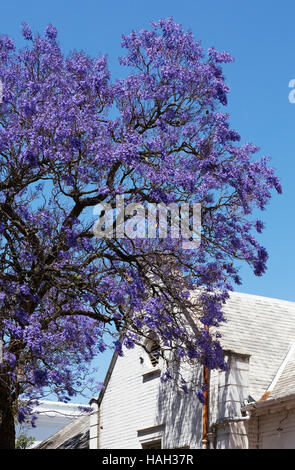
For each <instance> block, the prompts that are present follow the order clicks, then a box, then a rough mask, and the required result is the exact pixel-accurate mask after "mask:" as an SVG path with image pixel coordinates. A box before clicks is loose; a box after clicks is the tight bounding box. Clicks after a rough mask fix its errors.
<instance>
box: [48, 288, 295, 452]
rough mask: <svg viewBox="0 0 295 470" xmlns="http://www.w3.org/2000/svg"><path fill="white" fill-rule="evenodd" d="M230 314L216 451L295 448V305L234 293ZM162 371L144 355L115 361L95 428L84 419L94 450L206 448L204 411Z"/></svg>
mask: <svg viewBox="0 0 295 470" xmlns="http://www.w3.org/2000/svg"><path fill="white" fill-rule="evenodd" d="M224 313H225V316H226V318H227V323H225V324H224V325H223V326H222V328H221V333H222V345H223V349H224V352H225V355H226V358H227V361H228V365H229V368H228V370H227V371H226V372H222V371H219V370H213V371H211V373H210V387H209V407H208V408H209V422H208V428H207V435H206V438H207V439H208V445H209V447H210V448H217V449H221V448H226V449H234V448H243V449H247V448H259V449H263V448H295V346H294V344H295V303H293V302H287V301H283V300H278V299H271V298H265V297H259V296H254V295H248V294H241V293H232V294H231V297H230V299H229V300H228V301H227V303H226V305H225V306H224ZM161 368H162V364H161V362H157V361H155V360H154V358H153V356H151V355H149V354H148V353H146V352H145V351H144V350H143V349H142V348H140V347H136V348H134V349H131V350H127V349H125V350H124V357H120V356H118V355H117V354H114V356H113V358H112V361H111V364H110V367H109V370H108V372H107V375H106V379H105V388H104V390H103V391H102V392H101V393H100V395H99V397H98V399H97V400H92V407H93V409H94V411H93V413H92V415H91V416H90V422H89V417H84V418H81V426H84V427H85V428H87V426H88V428H89V430H90V439H89V447H90V448H93V449H96V448H100V449H140V448H165V449H175V448H184V447H186V448H191V449H198V448H202V414H203V411H204V410H203V407H202V405H201V404H200V402H199V401H198V400H197V399H196V397H195V396H194V395H193V394H188V395H186V394H184V393H182V392H181V391H180V390H179V389H177V388H176V387H175V386H174V385H173V383H168V384H162V383H161V381H160V375H161V372H162V370H161ZM189 373H192V374H193V375H198V374H202V369H201V367H200V368H199V369H198V370H190V372H189ZM72 431H73V432H75V430H72ZM69 432H70V427H66V428H64V430H61V431H60V432H59V433H58V436H57V435H56V437H55V439H56V438H57V437H58V441H57V442H58V445H57V446H55V447H54V446H52V438H54V436H53V437H52V438H51V439H49V440H48V441H46V442H44V443H43V444H42V447H43V448H46V447H49V446H50V445H49V444H50V441H51V448H56V447H61V446H62V445H63V444H62V443H63V441H64V440H65V439H64V434H65V433H67V434H66V435H67V439H69ZM73 437H74V434H73Z"/></svg>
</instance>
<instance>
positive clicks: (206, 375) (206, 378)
mask: <svg viewBox="0 0 295 470" xmlns="http://www.w3.org/2000/svg"><path fill="white" fill-rule="evenodd" d="M205 328H206V330H207V331H209V328H208V326H205ZM203 384H204V385H205V391H204V405H203V415H202V449H209V439H208V427H209V393H210V372H209V369H208V367H205V366H203Z"/></svg>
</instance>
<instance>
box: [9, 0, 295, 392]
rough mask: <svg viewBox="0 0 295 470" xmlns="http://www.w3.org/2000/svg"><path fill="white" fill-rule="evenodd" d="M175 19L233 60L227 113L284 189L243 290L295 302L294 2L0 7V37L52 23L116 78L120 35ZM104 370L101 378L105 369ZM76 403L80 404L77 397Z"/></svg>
mask: <svg viewBox="0 0 295 470" xmlns="http://www.w3.org/2000/svg"><path fill="white" fill-rule="evenodd" d="M168 16H172V17H173V18H174V20H175V21H176V22H177V23H181V24H182V25H183V27H184V28H185V29H191V30H192V32H193V33H194V36H195V38H196V39H198V40H201V41H202V44H203V46H204V47H205V48H207V47H211V46H215V47H216V49H218V50H227V51H228V52H229V53H231V54H232V55H233V56H234V57H235V62H234V63H233V64H227V65H226V66H225V68H224V71H225V76H226V78H227V82H228V84H229V86H230V88H231V91H230V94H229V105H228V107H227V111H228V112H229V113H230V114H231V123H232V126H233V127H234V128H235V129H236V130H237V131H238V132H239V133H240V134H241V136H242V140H243V141H244V142H253V143H255V144H256V145H258V146H259V147H260V148H261V152H260V154H261V155H270V156H271V157H272V166H274V167H275V168H276V169H277V174H278V175H279V177H280V178H281V182H282V185H283V195H282V196H278V195H274V197H273V199H272V201H271V203H270V204H269V206H268V208H267V210H266V211H265V213H261V214H260V218H261V219H262V220H264V221H265V223H266V230H265V231H264V233H263V234H262V235H260V238H259V240H260V241H261V242H262V243H263V244H264V246H265V247H266V248H267V250H268V251H269V255H270V259H269V264H268V271H267V273H266V274H265V275H264V276H263V277H262V278H257V277H255V276H254V275H253V274H252V272H251V271H250V269H249V268H248V267H247V266H246V267H243V268H242V270H241V275H242V278H243V285H242V286H240V287H239V289H237V290H240V291H242V292H247V293H252V294H257V295H263V296H269V297H277V298H281V299H286V300H291V301H295V288H294V261H295V260H294V238H295V237H294V235H295V233H294V232H295V230H294V229H295V222H294V200H295V197H294V196H295V181H294V172H295V139H294V135H295V132H294V124H295V104H291V103H290V102H289V100H288V95H289V92H290V89H289V88H288V84H289V81H290V80H291V79H293V78H295V27H294V17H295V4H294V3H293V2H292V1H290V0H284V2H268V1H265V0H259V2H257V0H256V1H253V0H248V1H247V2H243V3H242V2H237V1H233V0H223V2H221V1H220V0H211V1H210V2H205V1H204V0H203V1H199V0H182V1H179V0H160V1H159V0H149V1H148V2H140V1H134V0H125V1H124V2H122V1H119V0H113V1H112V2H110V1H106V0H99V1H97V0H83V1H80V0H51V1H50V2H40V1H36V0H26V1H25V2H24V1H22V0H14V1H12V2H5V3H4V2H1V6H0V33H1V34H3V33H6V34H8V35H9V36H11V37H13V38H14V40H15V42H16V44H17V46H21V45H22V44H23V41H22V37H21V34H20V25H21V22H22V21H25V22H27V23H29V24H30V25H31V26H32V27H33V29H34V30H35V31H37V30H38V31H43V30H44V28H45V26H46V25H47V24H48V23H49V22H51V23H53V24H54V25H55V26H56V27H57V28H58V31H59V41H60V43H61V46H62V48H63V50H64V52H65V53H68V52H69V51H70V50H72V49H78V50H81V49H83V50H85V51H86V52H87V53H88V54H89V55H91V56H96V55H100V54H105V53H106V54H107V55H108V57H109V67H110V70H111V73H112V75H113V78H117V77H119V76H120V75H121V74H122V69H121V68H120V66H119V65H118V61H117V59H118V57H119V56H120V55H121V47H120V41H121V34H123V33H125V34H127V33H129V32H130V30H132V29H142V28H148V27H149V21H155V20H158V19H159V18H164V17H168ZM108 360H109V356H107V357H106V358H105V359H104V360H103V361H101V362H100V364H101V377H103V375H104V371H105V367H106V365H107V363H108ZM75 401H79V399H77V398H76V399H75Z"/></svg>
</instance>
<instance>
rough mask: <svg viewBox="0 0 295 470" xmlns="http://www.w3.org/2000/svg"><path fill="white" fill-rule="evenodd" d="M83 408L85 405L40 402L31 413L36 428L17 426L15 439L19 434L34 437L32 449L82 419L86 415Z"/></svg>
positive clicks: (28, 425) (28, 424)
mask: <svg viewBox="0 0 295 470" xmlns="http://www.w3.org/2000/svg"><path fill="white" fill-rule="evenodd" d="M85 406H87V405H81V404H78V403H62V402H55V401H44V400H42V401H41V400H40V402H39V405H38V406H36V407H35V408H34V409H33V411H32V414H33V415H35V416H36V417H37V420H36V427H32V426H31V424H30V423H27V424H26V423H24V424H21V425H17V427H16V438H17V437H18V436H19V435H20V434H21V433H24V434H26V435H27V436H31V437H34V438H35V442H34V444H33V445H32V447H36V446H38V445H39V444H40V443H41V442H42V441H44V440H45V439H47V438H48V437H49V436H52V435H54V434H55V433H56V432H58V431H59V430H60V429H63V428H64V427H65V426H67V425H69V424H71V423H73V422H75V421H76V420H77V419H78V418H80V417H82V416H83V417H84V416H85V414H86V413H85V412H83V409H82V407H84V408H85ZM88 419H89V418H88Z"/></svg>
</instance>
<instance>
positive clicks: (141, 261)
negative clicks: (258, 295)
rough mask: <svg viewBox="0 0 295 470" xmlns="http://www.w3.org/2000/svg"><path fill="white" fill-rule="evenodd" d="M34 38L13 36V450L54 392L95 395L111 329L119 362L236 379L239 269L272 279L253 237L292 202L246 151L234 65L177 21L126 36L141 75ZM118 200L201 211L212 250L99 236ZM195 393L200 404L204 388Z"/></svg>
mask: <svg viewBox="0 0 295 470" xmlns="http://www.w3.org/2000/svg"><path fill="white" fill-rule="evenodd" d="M23 35H24V37H25V39H26V40H27V41H28V46H27V47H25V48H23V49H22V50H19V51H16V50H15V47H14V43H13V41H12V40H11V39H10V38H8V37H6V36H2V37H1V38H0V80H1V83H2V91H3V98H2V103H1V104H0V162H1V167H0V259H1V272H0V329H1V330H0V334H1V341H2V360H1V364H0V447H2V448H3V447H10V448H11V447H13V446H14V416H15V415H16V414H17V415H18V419H19V420H20V421H23V420H24V419H25V418H26V416H27V414H28V413H29V411H30V406H31V404H32V403H34V400H36V399H37V398H39V397H42V394H43V393H45V391H51V392H54V393H56V395H57V397H58V398H59V399H61V400H67V399H69V397H71V396H73V395H74V394H75V393H76V392H77V391H78V390H80V389H81V386H83V383H84V382H83V379H84V376H85V374H86V373H87V368H88V367H89V362H90V361H91V360H92V359H93V357H94V356H95V355H96V354H97V353H99V352H102V351H104V350H105V348H106V347H107V344H106V339H105V338H106V337H105V333H106V332H108V337H110V335H113V339H112V340H111V343H112V342H113V347H114V348H116V350H117V352H118V353H119V354H122V346H123V345H124V346H126V347H127V348H132V347H133V346H134V345H135V344H136V343H142V340H143V338H145V337H153V338H156V340H157V342H158V343H159V344H160V346H161V348H162V349H161V351H162V352H163V351H164V350H169V349H170V350H171V354H170V355H169V361H170V362H169V361H168V359H167V361H168V362H167V370H166V372H165V373H164V374H163V377H162V379H163V380H164V381H165V380H167V379H169V378H170V376H171V372H170V369H169V367H170V365H171V364H172V363H173V361H177V360H179V358H182V359H184V360H185V359H187V360H191V361H195V362H198V363H201V364H203V365H204V366H205V367H208V368H211V369H212V368H223V367H224V362H223V355H222V349H221V347H220V344H219V340H218V333H217V334H215V333H214V334H213V330H214V331H215V327H217V326H218V325H219V324H220V322H222V321H224V318H223V315H222V311H221V307H222V304H223V302H224V301H225V300H226V298H227V297H228V292H229V290H231V289H232V285H233V283H238V284H239V283H240V282H241V281H240V277H239V275H238V268H237V267H236V266H237V265H238V264H239V262H242V261H243V262H246V263H248V264H249V265H250V266H252V268H253V271H254V273H255V275H257V276H260V275H262V274H263V272H264V271H265V269H266V261H267V257H268V255H267V252H266V250H265V248H264V247H262V246H261V245H260V244H259V243H258V241H257V240H256V238H255V236H254V233H255V232H261V231H262V229H263V223H262V222H261V221H260V220H255V218H254V217H253V216H252V218H251V214H252V213H253V210H256V209H257V208H259V209H264V207H265V205H266V203H267V202H268V200H269V198H270V197H271V190H272V189H273V188H275V189H276V190H277V191H278V192H279V193H280V192H281V187H280V184H279V181H278V178H277V177H276V176H275V174H274V170H273V169H272V168H270V167H269V164H268V159H267V158H261V159H255V158H254V157H253V155H254V154H255V153H256V152H257V150H258V149H257V147H255V146H254V145H252V144H246V145H240V144H239V143H238V142H239V141H240V136H239V134H238V133H237V132H236V131H235V130H232V129H231V128H230V125H229V116H228V115H227V114H225V113H224V112H223V111H222V109H223V107H224V106H226V104H227V93H228V91H229V88H228V86H227V85H226V83H225V80H224V76H223V72H222V68H221V63H226V62H232V60H233V59H232V57H231V56H230V55H229V54H227V53H226V52H217V51H216V50H215V49H214V48H211V49H209V50H208V51H204V50H203V49H202V48H201V46H200V43H199V42H196V41H195V40H194V38H193V35H192V33H191V32H184V31H183V29H182V27H181V26H180V25H178V24H175V23H174V22H173V20H172V19H165V20H160V21H159V22H158V23H152V26H151V30H142V31H140V32H139V33H136V32H134V31H133V32H132V33H131V34H130V35H129V36H123V39H122V47H123V48H124V49H125V51H126V54H125V56H124V57H123V58H121V59H120V64H121V65H122V66H125V67H128V68H129V71H130V72H129V74H126V77H127V78H124V79H120V80H117V81H111V78H110V73H109V71H108V68H107V59H106V57H98V58H90V57H89V56H88V55H87V54H85V53H83V52H73V53H71V54H70V55H68V56H67V57H65V56H64V55H63V53H62V51H61V48H60V46H59V44H58V42H57V31H56V29H55V28H54V27H53V26H52V25H49V26H48V27H47V28H46V31H45V34H44V35H43V36H42V35H35V36H33V34H32V31H31V28H30V27H29V26H28V25H26V24H24V25H23ZM118 196H120V197H121V198H124V204H125V206H126V205H127V204H130V203H137V204H142V205H143V207H147V205H148V204H158V203H163V204H167V205H168V204H170V203H174V204H177V205H181V204H189V205H190V207H192V205H193V204H194V203H199V204H201V214H202V232H201V234H202V238H201V244H200V246H199V247H198V248H197V249H187V248H186V246H185V245H184V244H183V239H182V238H181V237H179V238H178V239H177V238H172V237H170V236H169V230H168V236H167V237H162V238H161V237H160V236H154V237H152V238H148V237H142V236H135V237H132V236H124V235H122V233H121V232H120V234H121V235H120V236H115V235H113V236H111V237H110V236H105V237H97V236H95V234H94V232H93V224H94V221H95V220H96V219H97V216H95V215H94V214H93V210H94V209H95V208H96V207H97V205H98V204H101V203H104V204H106V203H108V204H109V205H110V206H109V207H111V208H112V209H115V207H116V201H117V198H118ZM104 207H105V206H104ZM104 216H105V213H103V212H101V214H100V218H99V220H103V217H104ZM130 216H131V214H129V218H130ZM190 217H191V220H192V215H190ZM95 218H96V219H95ZM135 225H136V224H135ZM115 226H116V221H115V220H114V227H115ZM155 226H157V224H155ZM134 228H135V229H136V226H135V227H134ZM102 229H105V226H103V227H102ZM114 233H115V232H114ZM135 233H136V230H135ZM236 261H237V262H236ZM193 289H196V291H197V292H198V293H199V294H198V298H197V299H198V300H197V303H196V302H195V301H194V303H195V305H193V303H192V299H191V296H190V292H191V291H192V290H193ZM192 312H193V315H194V317H195V318H198V321H197V322H196V325H197V330H196V332H195V334H194V335H192V334H191V333H190V330H189V329H188V327H187V322H186V321H185V319H186V318H187V315H189V314H192ZM212 327H213V328H212ZM217 331H218V329H217ZM165 357H166V358H167V357H168V356H167V355H166V356H165ZM171 361H172V362H171ZM180 386H182V387H183V389H184V390H185V391H187V390H188V389H190V384H187V383H184V382H182V383H181V384H180ZM194 393H196V394H197V396H198V397H199V399H200V400H202V384H199V388H197V389H195V390H194ZM23 398H25V399H26V400H27V401H23V402H21V401H20V399H23ZM24 403H25V405H24Z"/></svg>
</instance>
